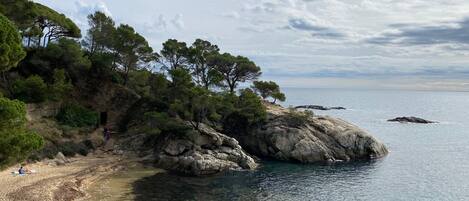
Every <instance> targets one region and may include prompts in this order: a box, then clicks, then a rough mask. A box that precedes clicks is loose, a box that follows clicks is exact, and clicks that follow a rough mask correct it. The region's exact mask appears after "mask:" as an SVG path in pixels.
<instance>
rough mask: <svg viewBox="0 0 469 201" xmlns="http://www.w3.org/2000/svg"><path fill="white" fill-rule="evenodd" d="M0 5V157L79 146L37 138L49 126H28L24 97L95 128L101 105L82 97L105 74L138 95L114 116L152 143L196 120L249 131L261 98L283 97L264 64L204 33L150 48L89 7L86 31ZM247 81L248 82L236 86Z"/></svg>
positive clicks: (40, 12)
mask: <svg viewBox="0 0 469 201" xmlns="http://www.w3.org/2000/svg"><path fill="white" fill-rule="evenodd" d="M18 10H21V11H22V12H17V11H18ZM0 12H1V13H2V15H0V24H1V28H0V36H1V37H0V40H1V41H0V42H1V46H0V50H1V51H0V54H1V55H0V71H1V73H2V77H3V79H2V81H0V93H1V94H3V96H4V97H3V98H1V99H0V100H1V101H0V113H2V115H0V122H2V123H0V125H1V126H0V133H1V135H2V137H1V141H0V144H1V146H0V165H7V164H12V163H15V162H18V161H21V160H24V159H25V158H27V157H28V156H29V155H30V154H31V153H33V152H36V154H34V156H35V157H37V156H43V155H47V156H48V157H50V155H53V153H56V152H58V151H59V150H60V151H62V152H63V153H64V154H66V155H73V154H74V153H76V152H78V153H85V151H83V150H84V149H85V148H83V147H85V146H83V143H79V145H76V143H72V142H65V143H61V142H60V140H59V141H57V140H51V139H53V137H46V138H44V139H43V138H42V137H41V136H45V135H47V134H41V133H39V134H35V132H33V131H30V130H28V129H26V127H25V123H26V119H25V115H26V108H25V103H28V104H30V103H33V104H42V103H53V104H56V105H58V106H60V107H59V111H58V113H57V115H56V116H55V118H54V119H52V120H53V121H57V122H58V124H60V125H62V127H59V128H60V129H66V128H67V129H69V128H72V129H73V128H82V127H87V128H93V127H95V126H96V125H98V124H99V121H100V117H99V113H98V112H100V111H96V110H94V109H93V103H92V102H90V101H87V99H86V97H90V96H91V95H92V93H95V92H96V91H99V90H100V88H101V87H103V86H104V85H105V84H106V83H108V84H112V85H113V86H116V87H122V88H125V89H126V90H129V91H131V92H132V93H135V94H138V96H139V97H140V101H138V102H137V103H136V105H133V107H135V108H138V109H136V110H129V113H128V114H126V116H127V117H128V118H126V119H124V120H123V121H122V122H113V123H116V124H119V127H120V128H121V129H122V132H125V131H126V130H127V129H128V128H129V127H128V125H130V124H131V123H132V122H146V123H145V124H144V125H143V124H142V125H140V127H142V128H141V129H143V130H145V131H146V133H148V134H151V135H150V136H153V137H152V141H153V142H155V143H156V142H157V141H158V139H159V136H166V135H176V136H184V135H190V134H191V133H194V132H202V130H203V129H202V127H203V126H202V125H209V126H210V127H212V128H214V129H216V130H217V131H222V132H224V133H226V134H232V133H236V134H242V133H247V132H249V130H250V129H253V128H254V127H256V126H258V125H260V124H262V123H263V122H264V121H265V120H266V115H267V113H266V108H265V106H264V104H263V101H264V100H262V99H267V98H269V97H270V98H272V99H273V102H274V103H275V102H276V101H277V100H278V101H285V95H284V94H283V93H281V91H280V88H279V86H278V85H277V84H275V83H274V82H271V81H269V82H264V81H256V80H258V79H259V78H260V76H261V74H262V72H261V68H260V67H259V66H258V65H257V64H256V63H255V62H253V61H252V60H250V59H249V58H247V57H244V56H238V55H232V54H230V53H227V52H222V51H221V50H220V48H219V47H218V46H217V45H215V44H212V43H211V42H209V41H206V40H202V39H197V40H195V41H194V42H193V43H192V44H189V45H188V44H186V43H185V42H183V41H178V40H176V39H169V40H167V41H165V42H163V43H162V44H163V47H162V49H161V50H160V51H154V50H153V48H152V47H151V46H150V44H149V43H148V41H147V40H146V39H145V37H143V36H142V35H141V34H139V33H138V32H137V31H136V30H135V29H134V28H133V27H132V26H130V25H128V24H119V25H117V23H116V22H115V21H114V20H113V19H112V18H111V17H109V16H107V15H106V14H104V13H102V12H96V13H93V14H91V15H89V16H88V23H89V29H88V30H87V31H86V32H85V33H86V35H85V37H84V38H81V37H82V35H81V33H82V32H81V30H80V29H79V28H78V26H77V25H76V24H75V23H74V22H73V21H72V20H70V19H69V18H68V17H66V16H65V15H63V14H60V13H58V12H56V11H54V10H53V9H50V8H48V7H46V6H44V5H41V4H39V3H34V2H32V1H28V0H19V1H16V0H15V1H13V0H6V1H2V2H0ZM252 81H255V82H254V85H253V87H252V89H251V88H245V89H242V88H240V86H245V83H247V82H252ZM116 87H115V88H116ZM261 97H262V98H261ZM123 112H126V111H123ZM133 112H134V113H135V114H133ZM137 112H138V113H137ZM3 113H4V114H5V115H4V114H3ZM7 114H8V115H7ZM12 130H14V131H15V132H11V131H12ZM63 132H64V133H67V132H66V131H65V130H64V131H63ZM13 141H14V143H13ZM7 144H8V146H7ZM4 145H5V146H4ZM43 145H47V146H45V147H44V148H43ZM12 146H14V147H12ZM69 150H71V151H69ZM40 152H41V153H40ZM44 152H52V154H44Z"/></svg>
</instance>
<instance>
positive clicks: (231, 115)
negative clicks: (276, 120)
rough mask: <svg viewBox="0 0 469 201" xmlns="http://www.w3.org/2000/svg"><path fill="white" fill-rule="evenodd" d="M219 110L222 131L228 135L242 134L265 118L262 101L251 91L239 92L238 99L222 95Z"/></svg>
mask: <svg viewBox="0 0 469 201" xmlns="http://www.w3.org/2000/svg"><path fill="white" fill-rule="evenodd" d="M222 96H223V100H222V102H221V108H219V109H218V111H220V113H221V114H222V116H223V117H222V119H223V122H222V123H223V129H224V130H225V131H226V132H227V133H230V134H243V133H246V132H249V130H250V129H251V128H252V127H254V126H256V125H259V124H261V123H263V122H264V121H265V120H266V118H267V112H266V108H265V107H264V105H262V100H261V99H260V98H259V96H257V95H256V94H255V93H254V92H253V91H252V90H251V89H244V90H241V91H240V95H239V97H237V96H236V95H234V94H223V95H222Z"/></svg>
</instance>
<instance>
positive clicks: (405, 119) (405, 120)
mask: <svg viewBox="0 0 469 201" xmlns="http://www.w3.org/2000/svg"><path fill="white" fill-rule="evenodd" d="M388 121H390V122H399V123H417V124H433V123H438V122H436V121H429V120H425V119H422V118H418V117H397V118H394V119H389V120H388Z"/></svg>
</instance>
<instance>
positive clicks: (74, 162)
mask: <svg viewBox="0 0 469 201" xmlns="http://www.w3.org/2000/svg"><path fill="white" fill-rule="evenodd" d="M124 163H128V161H126V160H124V159H123V158H122V157H121V156H116V155H111V154H99V155H94V154H90V155H89V156H87V157H83V156H78V157H73V158H70V163H67V164H65V165H62V166H55V165H50V164H49V163H48V162H47V161H43V162H37V163H34V164H28V165H27V166H26V167H27V168H29V169H33V170H36V171H37V173H35V174H31V175H26V176H14V175H12V173H11V172H12V171H15V170H17V167H10V168H8V169H6V170H4V171H2V172H0V200H1V201H4V200H5V201H10V200H21V201H23V200H24V201H47V200H64V201H65V200H77V199H83V198H86V196H87V193H86V188H87V187H88V186H90V185H91V184H93V183H95V182H96V181H98V180H100V179H102V178H105V177H107V176H109V175H111V174H112V173H115V172H116V171H119V170H122V169H124V168H125V166H124V165H123V164H124Z"/></svg>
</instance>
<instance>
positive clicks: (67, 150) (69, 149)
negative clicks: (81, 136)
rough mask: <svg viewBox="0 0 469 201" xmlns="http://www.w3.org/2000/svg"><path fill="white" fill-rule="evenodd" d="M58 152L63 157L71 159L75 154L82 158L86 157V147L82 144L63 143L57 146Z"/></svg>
mask: <svg viewBox="0 0 469 201" xmlns="http://www.w3.org/2000/svg"><path fill="white" fill-rule="evenodd" d="M57 150H58V152H62V153H63V154H64V156H67V157H73V156H75V155H76V154H80V155H82V156H86V155H88V153H89V152H88V147H87V146H86V145H85V144H84V143H75V142H64V143H62V144H60V145H58V146H57Z"/></svg>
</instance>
